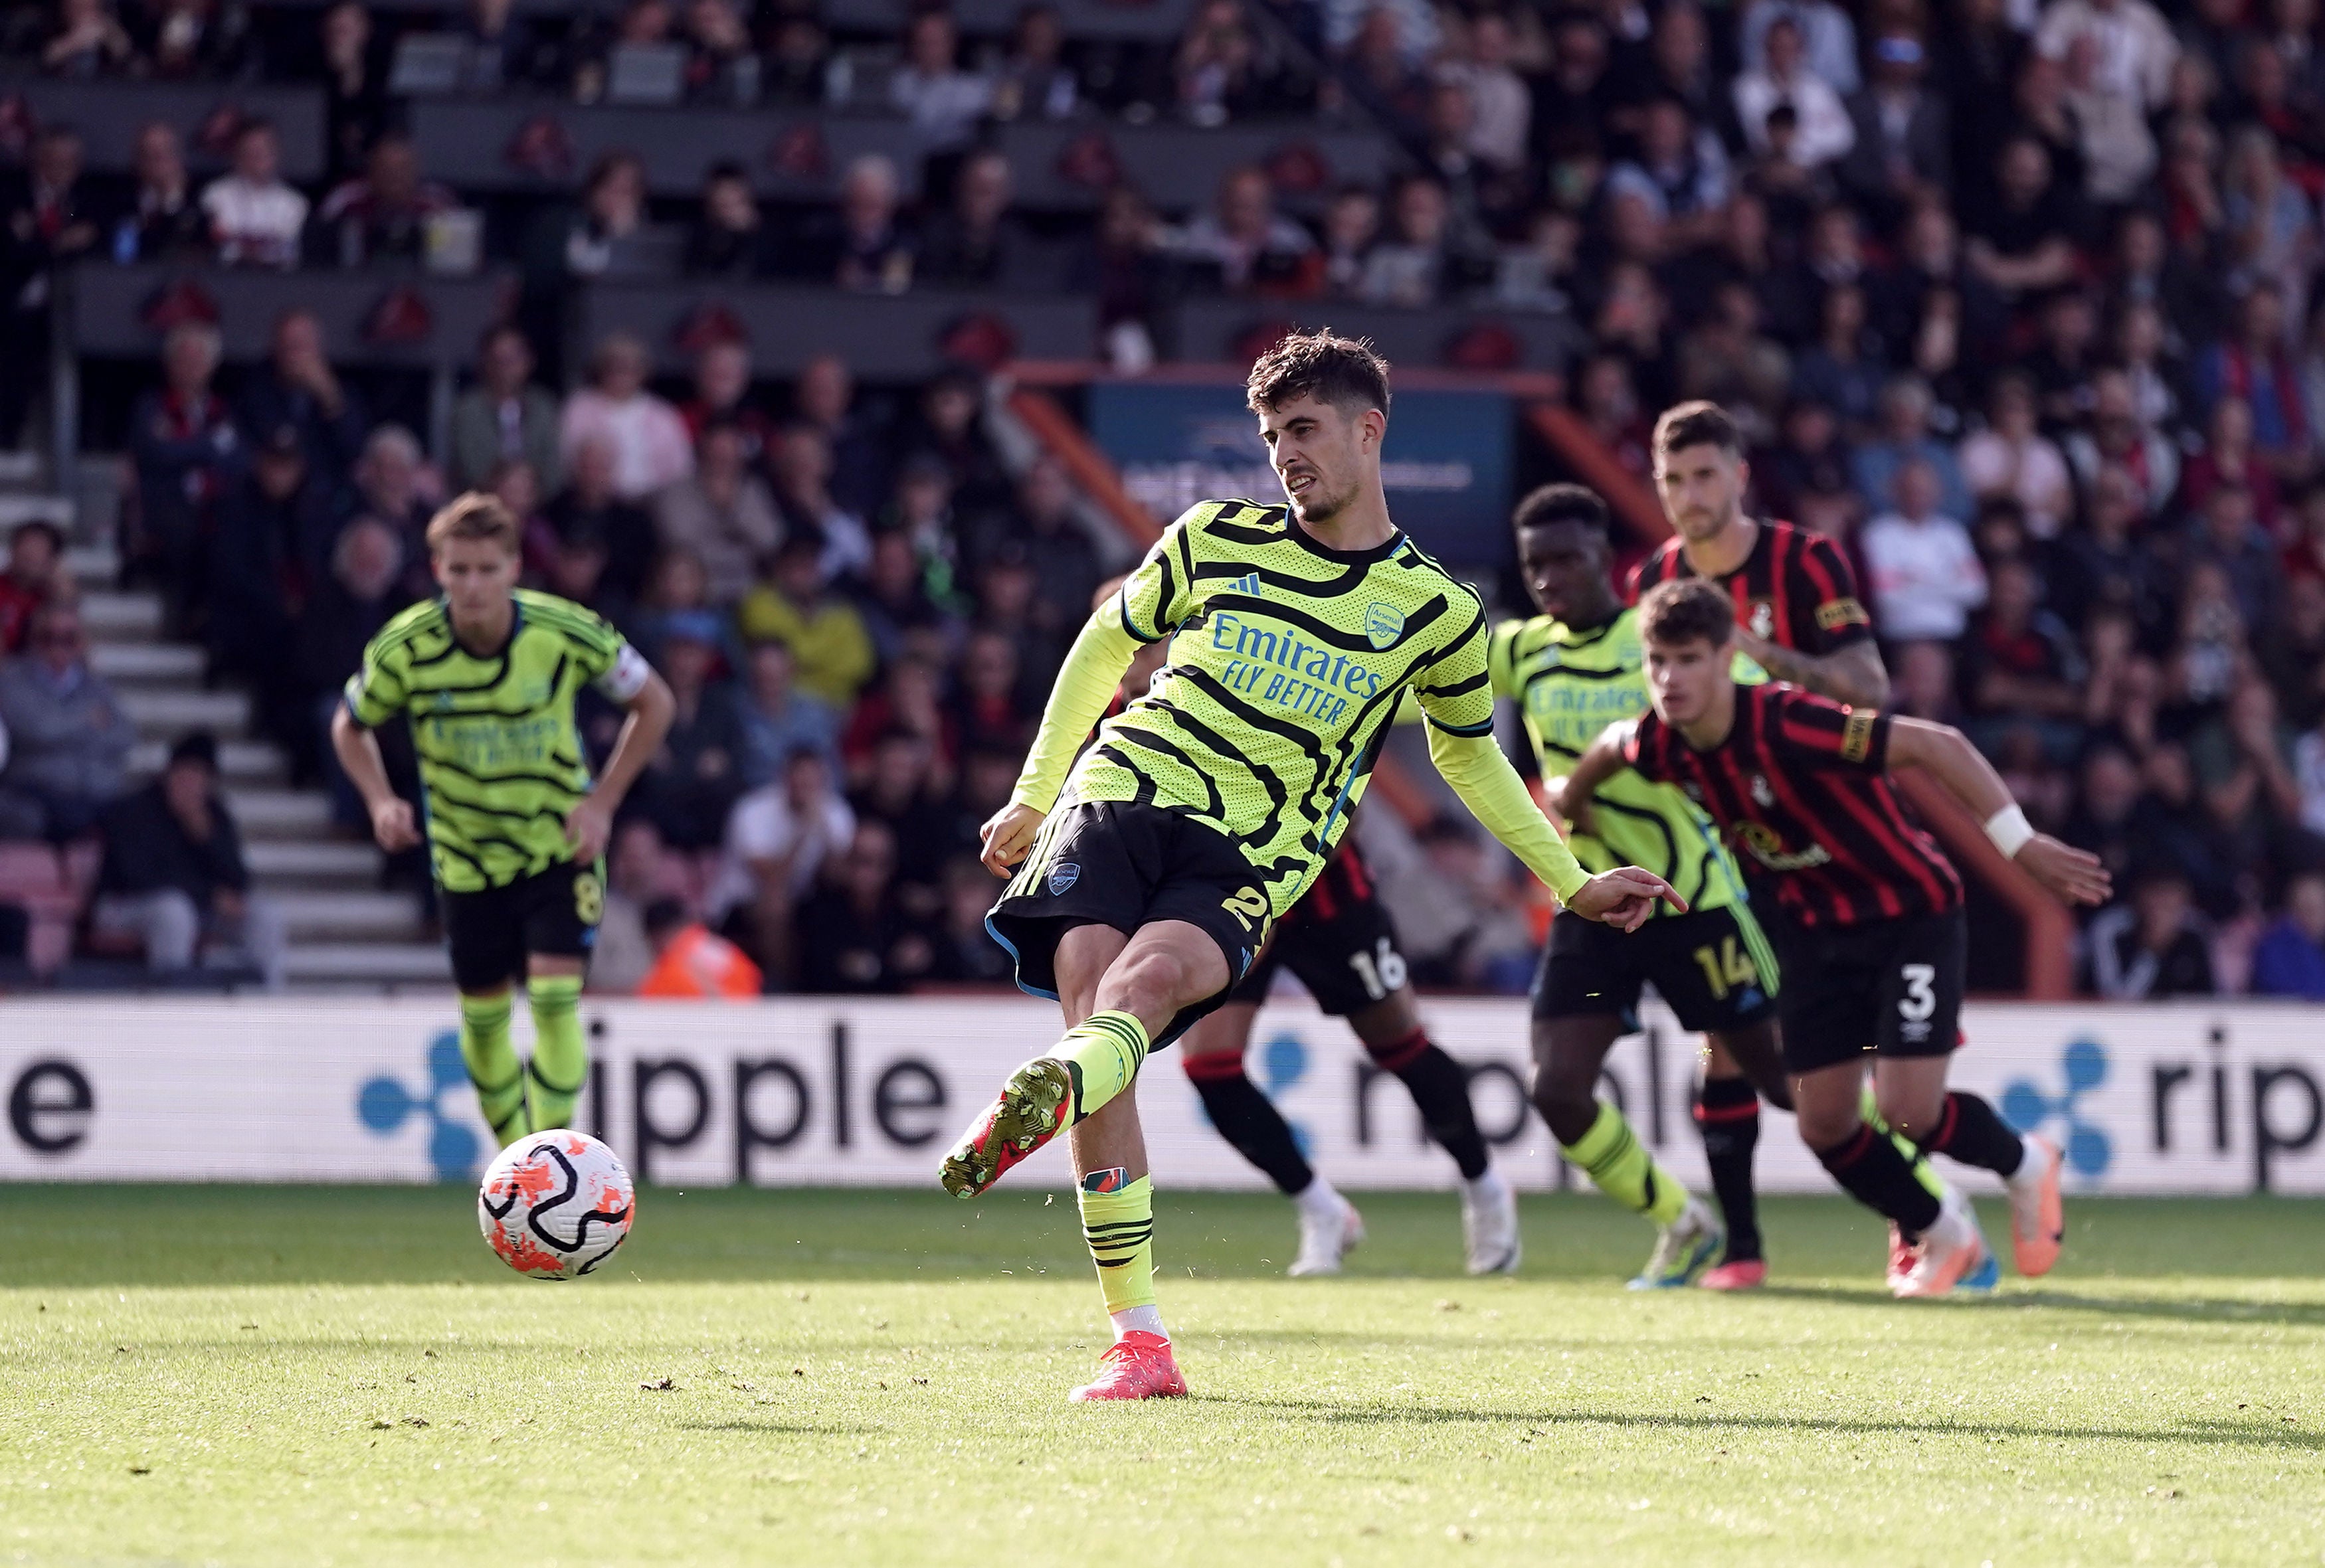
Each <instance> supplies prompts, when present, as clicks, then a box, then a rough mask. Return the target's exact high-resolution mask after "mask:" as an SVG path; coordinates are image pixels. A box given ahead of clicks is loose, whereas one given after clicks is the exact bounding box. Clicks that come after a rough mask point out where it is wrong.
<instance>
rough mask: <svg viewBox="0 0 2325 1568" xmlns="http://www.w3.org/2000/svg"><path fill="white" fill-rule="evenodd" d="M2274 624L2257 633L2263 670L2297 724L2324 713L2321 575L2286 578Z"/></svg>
mask: <svg viewBox="0 0 2325 1568" xmlns="http://www.w3.org/2000/svg"><path fill="white" fill-rule="evenodd" d="M2281 604H2282V611H2281V613H2280V614H2279V615H2278V617H2277V621H2276V624H2274V626H2271V627H2270V628H2269V629H2268V632H2267V633H2266V635H2265V636H2264V637H2263V638H2262V639H2261V643H2260V647H2259V649H2258V650H2257V651H2258V654H2259V659H2260V667H2261V670H2262V673H2263V674H2264V675H2265V677H2266V678H2267V680H2268V683H2269V685H2270V686H2271V687H2274V688H2275V691H2276V703H2277V706H2278V707H2279V708H2280V709H2281V710H2283V714H2284V716H2285V719H2286V720H2287V722H2289V723H2290V724H2293V727H2294V728H2296V729H2302V730H2305V729H2308V728H2310V727H2311V726H2312V725H2314V724H2316V723H2317V722H2318V721H2319V720H2320V718H2325V579H2320V578H2317V577H2313V576H2293V577H2289V578H2287V579H2286V581H2285V583H2284V587H2283V598H2282V601H2281Z"/></svg>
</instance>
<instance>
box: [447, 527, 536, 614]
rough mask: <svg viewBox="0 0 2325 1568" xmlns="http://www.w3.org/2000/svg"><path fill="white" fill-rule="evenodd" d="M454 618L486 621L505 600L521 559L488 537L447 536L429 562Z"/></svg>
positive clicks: (515, 577)
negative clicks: (460, 537)
mask: <svg viewBox="0 0 2325 1568" xmlns="http://www.w3.org/2000/svg"><path fill="white" fill-rule="evenodd" d="M430 564H431V566H432V567H434V568H435V572H436V583H437V586H439V587H440V588H442V589H443V590H444V597H445V599H446V601H447V602H449V604H451V606H452V618H453V619H454V620H455V621H464V622H476V621H480V620H489V619H491V618H492V617H493V616H495V615H497V614H498V613H500V608H501V606H502V605H504V604H507V603H508V598H509V592H510V590H511V589H513V588H514V587H515V586H516V579H517V572H518V568H519V566H520V562H519V561H518V559H517V555H516V552H515V551H514V550H510V549H503V548H502V547H501V546H499V545H498V544H496V543H494V542H493V541H492V540H488V539H448V540H445V541H444V543H443V546H442V548H441V549H438V550H437V551H436V554H435V558H434V559H433V560H432V561H431V563H430Z"/></svg>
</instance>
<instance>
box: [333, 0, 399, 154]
mask: <svg viewBox="0 0 2325 1568" xmlns="http://www.w3.org/2000/svg"><path fill="white" fill-rule="evenodd" d="M320 37H321V42H322V55H323V91H324V98H323V142H324V146H323V161H324V172H325V173H326V174H328V175H329V176H330V177H331V178H332V179H335V180H344V179H346V178H347V176H348V175H350V174H353V173H354V172H355V171H357V170H358V169H360V168H362V167H363V162H364V153H365V152H366V149H368V148H369V147H370V146H371V144H372V143H374V142H375V141H377V140H378V139H379V134H380V133H381V132H382V131H384V130H385V129H386V128H387V119H388V97H387V72H386V69H385V65H386V62H385V60H384V59H383V58H382V56H381V54H380V53H379V52H378V51H374V50H373V48H372V31H371V12H370V11H369V9H368V8H366V6H364V5H359V4H357V0H339V3H338V4H337V5H333V6H331V7H330V8H329V10H327V11H325V12H324V13H323V16H322V22H321V25H320Z"/></svg>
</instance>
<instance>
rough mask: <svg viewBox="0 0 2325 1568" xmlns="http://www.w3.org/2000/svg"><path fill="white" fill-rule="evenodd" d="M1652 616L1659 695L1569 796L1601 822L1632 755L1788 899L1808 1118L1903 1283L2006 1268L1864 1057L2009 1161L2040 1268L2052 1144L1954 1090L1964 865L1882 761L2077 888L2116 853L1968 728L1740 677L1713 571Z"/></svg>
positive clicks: (1787, 1003) (1652, 660) (2051, 877)
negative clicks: (1950, 1072) (2044, 805)
mask: <svg viewBox="0 0 2325 1568" xmlns="http://www.w3.org/2000/svg"><path fill="white" fill-rule="evenodd" d="M1639 614H1640V632H1641V633H1642V635H1643V636H1644V639H1645V641H1646V650H1647V679H1648V684H1649V687H1650V689H1651V692H1652V695H1653V710H1652V711H1651V712H1649V713H1647V714H1645V715H1642V716H1640V717H1639V718H1637V719H1635V720H1633V721H1631V722H1630V723H1628V724H1616V725H1614V726H1612V727H1610V728H1609V729H1608V730H1607V733H1605V734H1603V735H1601V736H1600V737H1599V738H1598V740H1597V741H1595V742H1592V743H1591V746H1590V748H1589V751H1588V752H1585V753H1584V754H1583V757H1582V760H1581V761H1579V762H1578V763H1577V764H1576V765H1575V770H1574V772H1573V774H1572V775H1571V776H1570V778H1569V779H1568V780H1567V783H1566V787H1565V789H1563V790H1562V791H1561V798H1560V800H1559V802H1558V805H1559V807H1560V808H1561V810H1563V811H1567V812H1568V813H1569V814H1570V815H1575V814H1581V815H1579V816H1578V817H1577V820H1578V821H1579V822H1580V823H1581V824H1582V825H1584V826H1589V822H1590V817H1589V815H1588V814H1589V812H1590V811H1591V799H1590V797H1591V796H1592V795H1593V794H1595V792H1596V791H1597V790H1598V789H1599V788H1600V787H1601V786H1602V785H1603V784H1604V783H1605V782H1606V781H1607V779H1611V778H1612V777H1614V776H1615V774H1616V773H1617V772H1618V771H1620V770H1621V769H1622V768H1623V767H1624V765H1625V764H1626V763H1628V764H1629V766H1631V767H1632V768H1633V769H1634V770H1636V771H1637V772H1638V773H1639V774H1640V775H1641V776H1643V777H1644V778H1646V779H1654V780H1659V781H1663V782H1670V783H1675V784H1677V785H1679V787H1680V788H1681V789H1682V790H1684V791H1685V792H1686V793H1687V794H1688V796H1689V797H1690V798H1692V799H1694V800H1696V801H1698V802H1699V803H1700V804H1701V805H1702V807H1704V809H1705V810H1706V811H1707V812H1708V813H1709V815H1710V816H1711V817H1712V818H1713V820H1715V821H1717V822H1718V824H1719V825H1720V826H1721V827H1722V828H1723V829H1725V830H1726V832H1727V834H1728V837H1729V839H1730V840H1731V841H1732V842H1734V843H1735V844H1737V846H1738V847H1740V848H1741V849H1742V850H1744V852H1745V853H1747V854H1748V855H1749V856H1750V857H1751V858H1752V859H1753V860H1754V861H1755V862H1758V864H1759V865H1760V867H1761V868H1762V870H1763V871H1764V872H1766V873H1768V874H1767V876H1766V878H1765V881H1764V883H1763V885H1764V886H1766V887H1768V888H1769V889H1771V890H1773V891H1774V899H1773V909H1765V911H1764V918H1767V920H1768V923H1769V926H1770V929H1771V935H1772V936H1774V939H1775V945H1776V950H1777V955H1778V957H1779V959H1780V961H1781V962H1782V964H1783V991H1782V992H1781V993H1780V994H1779V996H1778V999H1777V1009H1778V1011H1779V1013H1780V1014H1781V1015H1782V1019H1783V1050H1784V1062H1785V1065H1786V1067H1787V1068H1788V1070H1789V1071H1790V1072H1791V1074H1792V1096H1793V1100H1794V1102H1795V1103H1796V1106H1797V1111H1796V1115H1797V1117H1798V1119H1799V1123H1800V1130H1801V1137H1802V1140H1803V1141H1804V1142H1806V1143H1807V1144H1808V1146H1809V1148H1811V1150H1813V1151H1814V1152H1815V1154H1816V1156H1817V1158H1819V1159H1820V1161H1822V1162H1823V1164H1824V1167H1825V1169H1826V1170H1828V1171H1829V1172H1830V1173H1831V1174H1832V1176H1833V1177H1834V1179H1835V1180H1837V1181H1838V1182H1839V1183H1840V1185H1842V1186H1843V1187H1845V1188H1846V1189H1848V1192H1849V1194H1851V1195H1852V1196H1855V1197H1856V1198H1857V1199H1858V1200H1859V1201H1860V1202H1862V1203H1864V1204H1866V1205H1867V1206H1868V1207H1871V1208H1873V1209H1876V1210H1877V1211H1878V1212H1880V1213H1883V1214H1885V1215H1887V1216H1888V1218H1889V1220H1890V1221H1891V1222H1892V1223H1893V1224H1894V1225H1896V1226H1897V1227H1898V1229H1899V1230H1900V1231H1902V1232H1903V1233H1904V1236H1905V1238H1906V1239H1907V1241H1908V1244H1909V1247H1910V1249H1911V1250H1910V1253H1909V1256H1908V1257H1907V1259H1904V1260H1903V1261H1904V1267H1902V1268H1893V1273H1892V1278H1891V1287H1892V1288H1893V1289H1894V1291H1895V1293H1896V1294H1897V1295H1899V1296H1939V1295H1943V1294H1944V1293H1946V1292H1947V1291H1949V1290H1951V1289H1952V1288H1953V1287H1955V1286H1957V1285H1963V1284H1969V1285H1979V1284H1984V1283H1987V1282H1989V1281H1990V1280H1991V1278H1992V1276H1993V1266H1992V1260H1991V1259H1990V1257H1989V1255H1988V1254H1987V1249H1986V1241H1985V1238H1984V1237H1983V1236H1982V1235H1981V1234H1980V1233H1979V1231H1978V1219H1977V1216H1976V1214H1974V1213H1972V1212H1971V1210H1970V1207H1969V1204H1968V1201H1967V1200H1965V1199H1964V1198H1962V1197H1961V1196H1960V1195H1959V1193H1958V1192H1956V1191H1955V1190H1954V1189H1953V1188H1951V1187H1950V1186H1948V1185H1946V1184H1945V1183H1943V1182H1942V1181H1941V1180H1939V1179H1938V1177H1937V1176H1936V1175H1935V1174H1934V1172H1932V1171H1931V1169H1930V1167H1928V1166H1927V1165H1926V1163H1924V1164H1921V1165H1919V1166H1918V1167H1917V1165H1916V1163H1915V1162H1914V1161H1913V1159H1912V1158H1909V1155H1910V1146H1908V1145H1906V1144H1905V1143H1904V1140H1903V1139H1892V1138H1890V1137H1887V1136H1885V1135H1884V1134H1883V1133H1882V1132H1881V1130H1878V1129H1876V1128H1875V1127H1873V1126H1870V1125H1868V1124H1867V1123H1866V1121H1865V1120H1864V1117H1863V1114H1862V1105H1863V1091H1864V1082H1865V1068H1866V1061H1867V1059H1868V1056H1869V1058H1870V1060H1871V1062H1872V1065H1873V1070H1874V1094H1875V1098H1876V1103H1877V1104H1878V1106H1879V1111H1880V1117H1881V1119H1882V1120H1883V1121H1885V1122H1886V1123H1887V1124H1888V1125H1889V1126H1890V1127H1894V1128H1897V1129H1898V1130H1900V1131H1902V1132H1904V1133H1905V1134H1906V1135H1907V1136H1909V1137H1912V1138H1913V1139H1917V1140H1918V1141H1919V1142H1920V1143H1921V1145H1922V1147H1923V1148H1927V1149H1930V1150H1932V1151H1935V1152H1938V1153H1942V1154H1946V1155H1949V1156H1950V1157H1951V1158H1955V1159H1957V1160H1959V1161H1962V1162H1963V1163H1965V1164H1968V1165H1975V1166H1980V1167H1984V1168H1986V1169H1987V1170H1991V1171H1993V1172H1995V1173H1996V1175H1997V1176H2001V1177H2002V1178H2003V1179H2004V1182H2005V1185H2006V1186H2007V1187H2008V1190H2009V1194H2010V1211H2011V1229H2012V1232H2013V1237H2014V1240H2015V1242H2016V1253H2017V1263H2018V1268H2019V1271H2020V1272H2021V1273H2023V1274H2028V1275H2039V1274H2042V1273H2044V1272H2047V1271H2048V1270H2049V1268H2051V1266H2052V1263H2054V1262H2055V1261H2057V1259H2058V1255H2059V1244H2060V1241H2061V1233H2062V1220H2061V1211H2060V1202H2059V1157H2058V1151H2057V1150H2056V1149H2055V1148H2052V1147H2051V1146H2050V1145H2049V1144H2048V1143H2047V1142H2045V1141H2044V1140H2043V1139H2039V1138H2032V1137H2030V1138H2025V1139H2021V1138H2020V1137H2019V1135H2018V1134H2017V1133H2015V1132H2013V1131H2012V1130H2010V1128H2009V1126H2008V1125H2007V1124H2006V1123H2005V1122H2004V1121H2003V1120H2002V1118H2001V1117H2000V1116H1998V1115H1996V1113H1995V1110H1994V1107H1993V1106H1991V1105H1989V1104H1988V1103H1987V1102H1986V1101H1984V1100H1982V1099H1980V1098H1978V1096H1977V1095H1975V1094H1968V1093H1959V1092H1954V1093H1949V1092H1948V1090H1947V1088H1946V1065H1947V1057H1948V1056H1949V1054H1950V1052H1951V1051H1952V1050H1953V1049H1954V1047H1955V1046H1956V1045H1957V1044H1958V1043H1959V1038H1960V1037H1959V1029H1958V1027H1957V1019H1958V1017H1959V1011H1960V1008H1961V992H1962V972H1963V965H1964V959H1965V955H1966V953H1967V949H1968V930H1967V927H1966V924H1965V921H1964V918H1963V914H1962V887H1961V879H1960V878H1959V876H1958V875H1957V874H1956V873H1955V872H1954V868H1953V866H1952V864H1951V863H1950V862H1948V861H1947V859H1946V857H1945V855H1944V854H1943V853H1941V851H1940V850H1939V848H1938V846H1937V844H1936V843H1935V842H1934V841H1933V840H1932V839H1931V837H1930V835H1928V834H1927V833H1926V832H1924V831H1923V830H1922V828H1921V827H1920V826H1918V825H1917V824H1916V823H1915V822H1914V821H1913V818H1912V817H1911V816H1909V815H1908V814H1907V812H1906V810H1905V807H1904V805H1903V803H1902V802H1901V801H1900V800H1899V798H1898V797H1897V793H1896V790H1895V789H1894V787H1893V785H1892V781H1891V779H1890V770H1892V769H1893V768H1907V767H1913V768H1920V769H1922V770H1923V771H1925V772H1926V773H1928V774H1929V775H1930V777H1931V778H1932V779H1935V780H1936V781H1937V783H1938V784H1939V785H1940V786H1941V787H1942V788H1943V789H1945V790H1946V791H1947V792H1948V793H1949V794H1950V795H1952V796H1953V797H1954V798H1956V799H1958V800H1959V801H1960V802H1961V803H1962V804H1963V805H1964V806H1966V807H1968V808H1969V809H1970V810H1971V811H1972V812H1974V813H1975V814H1976V815H1977V816H1978V818H1979V820H1981V821H1983V822H1984V823H1985V824H1986V830H1987V835H1989V836H1990V837H1991V838H1992V839H1993V840H1994V843H1995V846H1996V848H1997V849H1999V850H2000V851H2001V852H2002V853H2004V854H2005V855H2008V856H2010V857H2011V858H2013V859H2015V861H2017V862H2018V863H2019V864H2020V865H2022V866H2024V868H2025V869H2026V871H2027V872H2028V873H2029V874H2031V875H2032V876H2033V878H2034V879H2035V880H2036V881H2039V882H2041V883H2042V885H2043V886H2044V887H2046V888H2049V889H2050V890H2052V892H2054V893H2056V894H2057V895H2059V896H2060V897H2061V898H2062V899H2066V900H2068V901H2069V902H2071V903H2082V904H2096V903H2098V902H2100V901H2101V900H2102V899H2105V898H2106V897H2107V872H2106V871H2105V870H2104V869H2103V868H2102V867H2101V866H2100V864H2099V862H2098V859H2097V857H2095V856H2093V855H2090V854H2088V853H2085V852H2083V851H2081V850H2079V849H2071V848H2070V847H2068V846H2067V845H2065V844H2061V843H2059V842H2058V841H2057V840H2056V839H2053V838H2051V837H2050V836H2048V835H2044V834H2039V833H2036V832H2035V831H2034V830H2033V828H2032V827H2031V826H2028V825H2027V821H2026V816H2025V813H2024V812H2023V811H2021V810H2020V809H2019V808H2018V807H2017V805H2016V803H2015V802H2014V801H2013V800H2012V799H2011V798H2010V792H2009V790H2008V789H2005V787H2004V785H2003V782H2002V780H2001V779H2000V778H1999V777H1998V776H1997V775H1996V773H1995V771H1994V769H1993V767H1992V766H1991V765H1989V764H1988V763H1987V761H1986V759H1985V758H1984V757H1982V756H1980V755H1979V754H1978V750H1977V748H1975V747H1974V746H1972V745H1971V744H1970V743H1969V742H1968V740H1966V739H1964V738H1963V736H1962V734H1961V733H1960V732H1959V730H1955V729H1952V728H1950V727H1949V726H1947V725H1944V724H1926V723H1923V722H1922V721H1920V720H1917V719H1909V718H1900V717H1894V716H1893V715H1887V714H1876V713H1871V712H1868V711H1866V710H1864V709H1861V708H1853V707H1849V706H1844V705H1842V704H1840V703H1836V702H1832V701H1829V700H1828V699H1826V698H1824V697H1820V696H1815V695H1813V694H1811V693H1809V692H1806V691H1802V690H1801V689H1800V688H1799V687H1792V686H1788V685H1781V684H1778V685H1765V686H1742V685H1739V684H1737V681H1736V680H1735V678H1734V677H1733V675H1732V673H1731V667H1732V664H1733V662H1734V659H1735V655H1736V652H1737V638H1736V623H1735V606H1734V603H1733V601H1732V600H1731V599H1730V598H1729V596H1728V595H1727V594H1725V593H1723V592H1721V591H1720V590H1719V589H1718V588H1717V587H1714V586H1711V585H1710V584H1708V583H1702V582H1691V581H1689V582H1676V583H1665V584H1663V585H1661V586H1657V587H1655V588H1653V590H1651V591H1650V592H1649V593H1648V595H1647V596H1646V598H1645V599H1644V601H1642V603H1641V605H1640V613H1639Z"/></svg>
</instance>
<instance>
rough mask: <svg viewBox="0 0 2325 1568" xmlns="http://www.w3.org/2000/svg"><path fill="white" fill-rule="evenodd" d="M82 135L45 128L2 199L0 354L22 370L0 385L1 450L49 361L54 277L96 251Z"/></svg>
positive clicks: (93, 211)
mask: <svg viewBox="0 0 2325 1568" xmlns="http://www.w3.org/2000/svg"><path fill="white" fill-rule="evenodd" d="M81 158H82V149H81V139H80V133H79V132H78V131H75V130H73V129H72V128H70V127H69V126H66V125H50V126H46V127H44V128H43V129H42V132H41V134H40V135H39V137H38V138H36V139H35V140H34V142H33V143H32V157H31V159H30V160H29V161H27V163H26V166H25V168H24V171H23V174H22V175H21V176H19V177H16V178H12V179H10V180H8V182H7V184H6V186H5V196H0V224H5V230H0V353H5V354H6V355H8V358H9V361H10V363H11V364H14V365H18V366H22V367H24V368H23V369H22V370H20V371H19V372H18V373H17V374H12V375H10V376H8V377H6V378H5V380H0V445H9V446H13V445H14V444H15V441H16V438H17V435H18V433H19V432H20V431H21V430H22V429H23V424H24V413H25V410H26V409H27V408H28V407H29V406H30V404H31V401H32V389H33V388H34V387H35V386H37V385H39V384H40V378H39V375H38V374H37V372H36V371H34V370H33V369H32V367H36V366H45V365H46V364H48V362H49V317H50V290H51V275H52V274H53V273H54V272H55V271H56V270H57V269H58V268H59V267H62V266H69V265H70V264H71V263H74V262H77V261H79V260H80V259H81V258H82V257H84V256H86V255H88V254H90V253H91V252H93V251H95V250H96V248H97V242H98V240H99V238H100V232H101V231H100V230H99V228H98V225H97V205H96V203H95V202H94V201H92V200H91V199H90V195H89V192H88V189H85V188H84V186H83V183H82V180H81Z"/></svg>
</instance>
